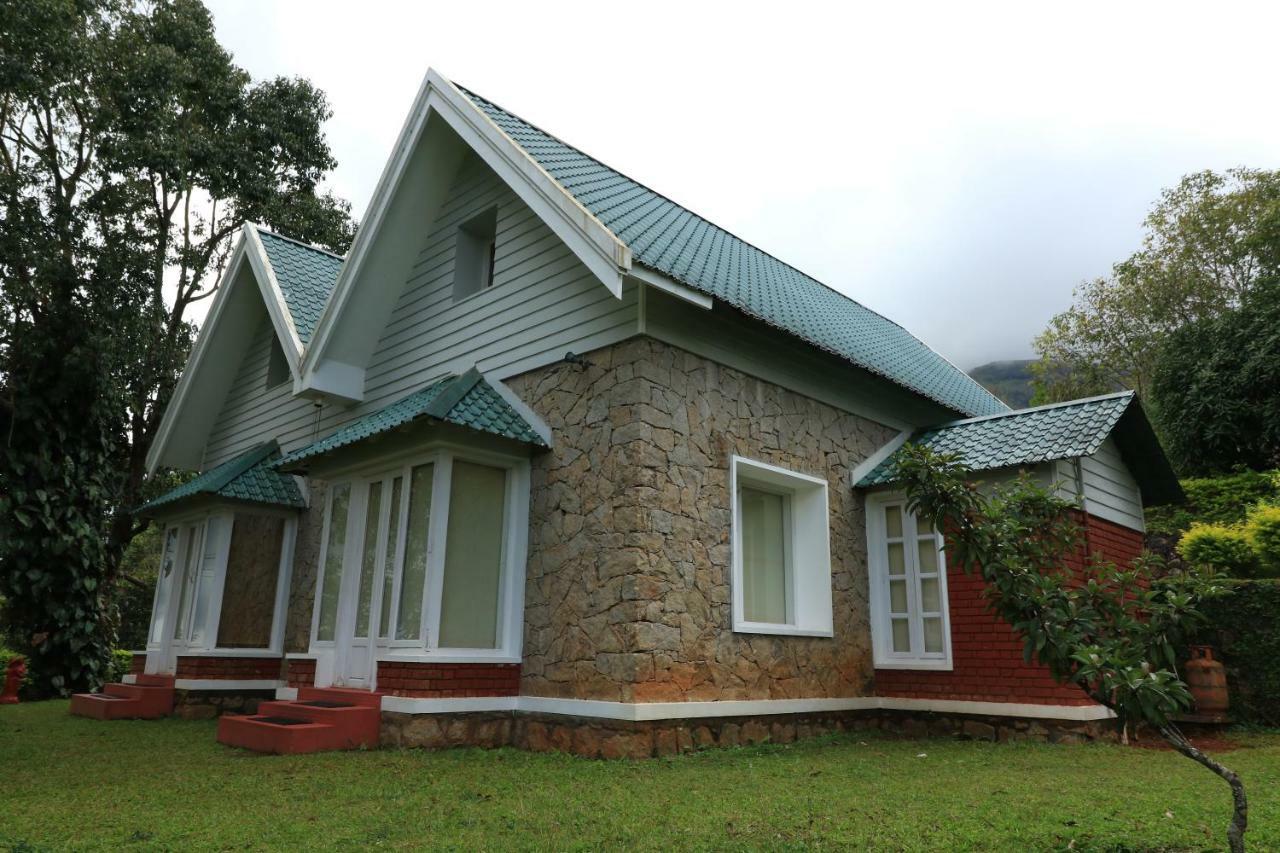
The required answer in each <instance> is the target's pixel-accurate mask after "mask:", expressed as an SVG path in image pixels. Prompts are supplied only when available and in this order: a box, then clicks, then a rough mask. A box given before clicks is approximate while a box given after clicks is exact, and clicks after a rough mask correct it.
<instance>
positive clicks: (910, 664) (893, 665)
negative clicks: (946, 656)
mask: <svg viewBox="0 0 1280 853" xmlns="http://www.w3.org/2000/svg"><path fill="white" fill-rule="evenodd" d="M874 668H875V669H922V670H933V671H935V672H951V671H952V670H953V669H955V666H954V665H953V664H952V663H951V661H949V660H877V661H876V662H875V664H874Z"/></svg>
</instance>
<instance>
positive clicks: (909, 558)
mask: <svg viewBox="0 0 1280 853" xmlns="http://www.w3.org/2000/svg"><path fill="white" fill-rule="evenodd" d="M918 543H919V539H918V536H917V529H916V517H915V515H913V514H912V513H909V512H907V507H906V504H903V506H902V551H903V554H904V564H905V565H906V570H907V625H908V626H910V628H911V657H913V658H918V657H920V656H921V655H922V654H923V653H924V623H923V622H922V621H921V620H920V553H919V550H918V549H919V547H920V546H919V544H918ZM907 545H910V546H911V547H910V548H908V547H907Z"/></svg>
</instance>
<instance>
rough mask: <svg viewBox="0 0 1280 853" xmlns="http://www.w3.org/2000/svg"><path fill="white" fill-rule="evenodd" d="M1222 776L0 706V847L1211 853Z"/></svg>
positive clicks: (1135, 756) (928, 745)
mask: <svg viewBox="0 0 1280 853" xmlns="http://www.w3.org/2000/svg"><path fill="white" fill-rule="evenodd" d="M1236 740H1237V742H1238V743H1239V745H1240V747H1241V748H1240V749H1237V750H1235V751H1233V752H1231V753H1229V754H1227V755H1226V756H1225V757H1226V759H1227V761H1228V763H1229V764H1230V765H1231V766H1233V767H1235V768H1237V769H1238V770H1239V771H1240V772H1241V773H1242V774H1243V776H1244V777H1245V781H1246V783H1247V784H1248V785H1249V793H1250V796H1251V798H1252V802H1251V814H1250V822H1251V828H1250V833H1249V840H1250V842H1251V844H1252V846H1253V849H1256V850H1276V849H1280V734H1275V733H1271V734H1249V735H1238V736H1236ZM1228 813H1229V794H1228V791H1227V788H1226V786H1225V785H1223V784H1222V783H1221V782H1220V781H1219V780H1218V779H1216V778H1215V777H1213V776H1212V775H1210V774H1209V773H1208V772H1207V771H1205V770H1203V769H1201V768H1199V767H1197V766H1195V765H1193V764H1192V763H1191V762H1190V761H1188V760H1187V759H1185V758H1181V757H1179V756H1177V755H1174V754H1171V753H1167V752H1159V751H1153V750H1143V749H1133V748H1124V747H1118V746H1049V745H1042V744H987V743H975V742H960V741H950V740H922V741H908V740H893V739H888V738H882V737H873V736H866V735H862V736H847V737H845V736H842V737H838V738H828V739H823V740H817V741H808V742H804V743H799V744H794V745H790V746H760V747H752V748H744V749H736V750H711V751H707V752H702V753H698V754H694V755H686V756H682V757H679V758H671V759H653V760H648V761H636V762H603V761H590V760H585V759H580V758H573V757H569V756H563V755H535V754H530V753H525V752H520V751H517V750H511V749H504V750H495V751H490V752H485V751H481V750H453V751H447V752H437V753H432V752H424V751H421V750H405V751H397V750H385V751H375V752H356V753H322V754H318V755H307V756H292V757H277V756H261V755H255V754H252V753H248V752H242V751H239V750H233V749H227V748H224V747H222V746H219V745H218V744H217V743H215V742H214V724H213V723H212V722H210V721H184V720H176V719H170V720H161V721H156V722H145V721H119V722H110V723H102V722H96V721H91V720H84V719H78V718H74V717H71V716H69V715H68V714H67V705H66V703H65V702H45V703H38V704H29V705H20V706H13V707H0V815H2V816H0V849H17V850H33V849H34V850H42V849H67V848H74V849H108V848H110V849H115V848H120V847H125V848H130V849H143V850H145V849H184V850H186V849H211V848H219V849H231V848H237V849H265V848H293V849H316V848H351V847H355V846H382V847H392V848H395V847H399V848H408V847H438V848H448V849H456V850H508V849H513V848H527V849H547V850H552V849H554V850H562V849H575V848H578V849H581V848H602V847H613V848H616V847H636V848H644V849H670V848H700V849H705V848H727V847H733V848H744V847H745V848H783V847H788V848H790V847H814V848H848V847H856V848H875V849H886V850H903V849H911V850H918V849H946V850H993V849H1002V850H1003V849H1017V850H1066V849H1073V850H1107V851H1118V850H1211V849H1219V848H1220V847H1221V846H1222V845H1221V842H1220V839H1221V838H1222V832H1223V829H1224V828H1225V826H1226V821H1227V818H1228Z"/></svg>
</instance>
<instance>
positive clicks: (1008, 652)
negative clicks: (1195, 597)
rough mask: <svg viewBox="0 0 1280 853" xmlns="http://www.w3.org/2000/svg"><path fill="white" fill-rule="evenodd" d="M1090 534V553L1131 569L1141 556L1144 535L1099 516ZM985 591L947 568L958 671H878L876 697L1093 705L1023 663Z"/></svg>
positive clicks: (1073, 562) (1074, 562)
mask: <svg viewBox="0 0 1280 853" xmlns="http://www.w3.org/2000/svg"><path fill="white" fill-rule="evenodd" d="M1085 532H1086V534H1087V543H1086V547H1087V549H1088V553H1094V554H1101V555H1102V556H1103V557H1105V558H1106V559H1108V560H1110V561H1111V562H1113V563H1116V564H1117V565H1122V564H1125V563H1128V562H1129V561H1131V560H1133V559H1134V558H1135V557H1137V556H1138V554H1139V553H1141V551H1142V534H1141V533H1139V532H1138V531H1136V530H1130V529H1129V528H1127V527H1121V526H1120V525H1118V524H1113V523H1112V522H1110V521H1105V520H1104V519H1101V518H1098V517H1096V516H1092V515H1091V516H1088V518H1087V523H1086V525H1085ZM1082 556H1083V555H1082V554H1073V555H1071V556H1070V557H1068V558H1067V560H1066V561H1065V562H1066V564H1067V565H1068V566H1071V567H1072V568H1080V567H1081V566H1082V559H1081V558H1082ZM982 588H983V583H982V580H981V579H980V578H979V577H978V575H976V574H973V575H969V574H965V573H964V572H963V571H962V570H960V569H959V568H954V567H948V571H947V593H948V598H949V600H950V607H951V660H952V665H953V669H952V670H951V671H949V672H939V671H931V670H924V671H920V670H901V669H897V670H894V669H877V670H876V693H877V694H878V695H880V696H898V697H908V698H914V699H956V700H969V701H979V702H1024V703H1028V704H1035V705H1092V704H1093V701H1092V700H1091V699H1089V697H1087V696H1086V695H1085V694H1084V693H1083V692H1082V691H1081V690H1080V689H1079V688H1076V687H1071V686H1065V685H1060V684H1058V683H1057V682H1055V681H1054V680H1053V678H1052V677H1051V676H1050V675H1049V670H1048V668H1047V667H1044V666H1041V665H1040V664H1036V663H1033V664H1027V663H1024V662H1023V660H1022V639H1021V638H1020V637H1019V636H1018V635H1017V634H1015V633H1014V631H1013V629H1012V628H1010V627H1009V626H1008V625H1007V624H1006V623H1004V622H1002V621H1000V620H999V619H997V618H996V617H995V616H994V615H992V614H991V613H989V612H987V605H986V602H985V601H984V600H983V598H982Z"/></svg>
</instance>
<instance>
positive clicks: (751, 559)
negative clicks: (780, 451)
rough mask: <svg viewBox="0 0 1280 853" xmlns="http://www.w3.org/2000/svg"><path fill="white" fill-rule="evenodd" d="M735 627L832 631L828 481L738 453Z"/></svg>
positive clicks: (755, 630)
mask: <svg viewBox="0 0 1280 853" xmlns="http://www.w3.org/2000/svg"><path fill="white" fill-rule="evenodd" d="M731 465H732V467H731V469H730V481H731V482H730V488H731V493H732V504H733V506H732V510H733V545H732V547H733V567H732V571H733V623H734V624H733V628H734V630H735V631H738V632H742V633H757V634H798V635H808V636H827V637H829V636H831V625H832V619H831V548H830V533H829V529H830V518H829V513H828V509H827V481H826V480H824V479H821V478H818V477H811V476H809V475H807V474H801V473H798V472H795V471H788V470H786V469H785V468H779V467H777V466H774V465H768V464H766V463H763V462H757V461H755V460H751V459H746V458H743V457H740V456H735V457H733V459H732V461H731Z"/></svg>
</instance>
